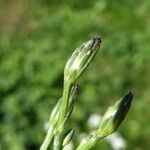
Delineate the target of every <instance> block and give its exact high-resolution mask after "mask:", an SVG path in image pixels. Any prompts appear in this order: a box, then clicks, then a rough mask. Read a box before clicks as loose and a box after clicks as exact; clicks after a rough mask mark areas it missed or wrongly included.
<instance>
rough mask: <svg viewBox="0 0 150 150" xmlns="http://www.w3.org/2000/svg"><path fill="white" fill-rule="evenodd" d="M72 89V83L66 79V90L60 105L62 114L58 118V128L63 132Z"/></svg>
mask: <svg viewBox="0 0 150 150" xmlns="http://www.w3.org/2000/svg"><path fill="white" fill-rule="evenodd" d="M70 91H71V84H70V83H69V82H66V81H64V90H63V96H62V104H61V106H60V116H59V120H58V130H59V132H62V130H63V127H64V120H65V117H66V114H67V111H68V110H67V109H68V102H69V96H70Z"/></svg>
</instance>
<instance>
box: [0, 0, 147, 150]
mask: <svg viewBox="0 0 150 150" xmlns="http://www.w3.org/2000/svg"><path fill="white" fill-rule="evenodd" d="M149 10H150V1H149V0H132V1H131V0H126V1H124V0H118V1H117V0H113V1H109V0H82V1H81V0H62V1H61V0H60V1H59V0H1V1H0V20H1V21H0V150H26V149H27V150H34V149H35V150H36V149H39V146H40V144H41V143H42V141H43V138H44V137H45V132H44V130H43V128H44V127H43V126H44V124H45V122H46V121H48V118H49V114H50V111H51V109H52V107H53V106H54V105H55V103H56V101H57V100H58V99H59V97H60V96H61V94H62V88H63V87H62V86H63V68H64V65H65V62H66V60H67V58H68V57H69V56H70V55H71V53H72V52H73V51H74V49H75V48H76V47H78V46H79V45H81V44H82V43H83V42H85V41H86V40H89V39H90V38H91V37H93V36H95V35H101V36H102V38H103V42H102V47H101V49H100V51H99V52H98V54H97V56H96V58H95V59H94V61H93V63H92V64H91V65H90V67H89V68H88V69H87V71H86V72H85V73H84V74H83V76H82V77H81V78H80V80H79V84H80V90H79V96H78V100H77V105H76V108H75V111H74V113H73V116H72V118H71V120H70V122H69V125H70V126H71V127H75V129H76V134H75V138H74V143H75V145H76V143H77V142H79V141H78V135H79V132H89V130H88V127H87V123H86V121H87V119H88V117H89V116H90V114H93V113H103V112H104V110H105V109H106V108H107V107H108V106H109V105H110V104H112V103H113V102H114V101H115V100H117V99H118V98H120V97H121V96H123V95H125V94H126V93H128V92H129V91H132V92H134V95H135V96H134V101H133V104H132V109H131V110H130V112H129V114H128V117H127V118H126V120H125V121H124V123H123V124H122V126H121V128H120V129H119V132H120V133H121V134H122V136H123V137H124V138H125V139H126V141H127V143H128V147H127V149H128V150H148V149H150V125H149V118H150V111H149V107H150V106H149V104H150V97H149V93H150V86H149V83H150V68H149V66H150V61H149V60H150V20H149V18H150V11H149ZM95 149H96V150H98V149H103V150H108V149H111V148H110V146H109V145H108V144H107V143H106V142H105V141H102V142H101V143H100V144H98V145H97V147H96V148H95Z"/></svg>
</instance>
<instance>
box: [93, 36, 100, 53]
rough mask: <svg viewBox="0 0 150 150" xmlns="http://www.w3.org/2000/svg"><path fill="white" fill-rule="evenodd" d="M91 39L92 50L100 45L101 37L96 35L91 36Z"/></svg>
mask: <svg viewBox="0 0 150 150" xmlns="http://www.w3.org/2000/svg"><path fill="white" fill-rule="evenodd" d="M92 40H93V44H92V45H91V50H92V51H94V50H95V49H97V48H99V47H100V44H101V42H102V39H101V37H99V36H98V37H93V38H92Z"/></svg>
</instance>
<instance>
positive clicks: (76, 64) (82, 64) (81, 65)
mask: <svg viewBox="0 0 150 150" xmlns="http://www.w3.org/2000/svg"><path fill="white" fill-rule="evenodd" d="M100 44H101V38H100V37H95V38H93V39H91V40H90V41H88V42H86V43H84V44H83V45H81V46H80V47H79V48H77V49H76V50H75V51H74V53H73V54H72V56H71V57H70V58H69V59H68V61H67V63H66V66H65V70H64V77H65V80H67V81H70V82H75V80H76V79H77V78H78V77H79V76H80V75H81V74H82V72H83V71H84V70H85V69H86V68H87V66H88V65H89V64H90V62H91V61H92V59H93V58H94V56H95V54H96V53H97V51H98V49H99V47H100Z"/></svg>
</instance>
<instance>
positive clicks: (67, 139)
mask: <svg viewBox="0 0 150 150" xmlns="http://www.w3.org/2000/svg"><path fill="white" fill-rule="evenodd" d="M74 131H75V130H74V129H69V130H68V131H67V132H66V133H65V134H64V140H63V144H62V145H63V147H65V146H66V145H68V144H69V143H70V141H71V139H72V137H73V135H74Z"/></svg>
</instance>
